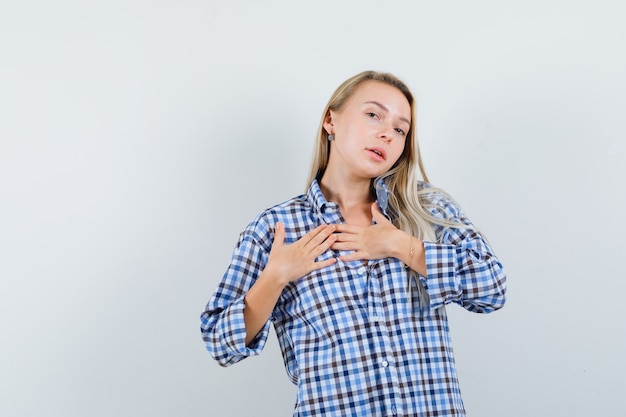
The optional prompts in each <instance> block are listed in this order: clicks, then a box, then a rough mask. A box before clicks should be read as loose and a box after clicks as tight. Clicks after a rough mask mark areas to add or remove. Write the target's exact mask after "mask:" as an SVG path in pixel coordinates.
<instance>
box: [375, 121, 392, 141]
mask: <svg viewBox="0 0 626 417" xmlns="http://www.w3.org/2000/svg"><path fill="white" fill-rule="evenodd" d="M378 139H380V140H381V141H383V142H385V143H389V142H391V140H392V139H393V127H392V126H391V123H382V124H381V128H380V131H379V132H378Z"/></svg>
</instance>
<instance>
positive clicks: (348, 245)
mask: <svg viewBox="0 0 626 417" xmlns="http://www.w3.org/2000/svg"><path fill="white" fill-rule="evenodd" d="M331 249H332V250H358V249H359V247H358V245H357V243H356V242H335V243H333V245H332V246H331Z"/></svg>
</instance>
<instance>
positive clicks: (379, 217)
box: [372, 203, 389, 224]
mask: <svg viewBox="0 0 626 417" xmlns="http://www.w3.org/2000/svg"><path fill="white" fill-rule="evenodd" d="M372 217H373V218H374V220H375V221H376V223H378V224H381V223H389V220H388V219H387V218H386V217H385V215H384V214H383V212H382V211H380V207H378V203H373V204H372Z"/></svg>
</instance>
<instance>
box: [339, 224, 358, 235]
mask: <svg viewBox="0 0 626 417" xmlns="http://www.w3.org/2000/svg"><path fill="white" fill-rule="evenodd" d="M335 226H336V229H335V230H336V231H337V232H342V233H354V234H356V233H359V232H360V231H361V229H362V228H363V227H362V226H357V225H354V224H347V223H339V224H337V225H335Z"/></svg>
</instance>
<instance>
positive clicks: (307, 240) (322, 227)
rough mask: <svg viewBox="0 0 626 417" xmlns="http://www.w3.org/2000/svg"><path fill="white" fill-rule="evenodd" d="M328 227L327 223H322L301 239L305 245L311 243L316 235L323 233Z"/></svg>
mask: <svg viewBox="0 0 626 417" xmlns="http://www.w3.org/2000/svg"><path fill="white" fill-rule="evenodd" d="M327 227H328V225H327V224H320V225H319V226H317V227H316V228H315V229H313V230H311V231H309V232H308V233H307V234H305V235H304V236H302V237H301V238H300V240H299V242H301V243H302V244H303V245H307V244H309V243H310V242H311V241H312V240H313V239H315V237H316V236H318V235H319V234H320V233H322V232H323V231H324V230H325V229H326V228H327Z"/></svg>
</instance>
